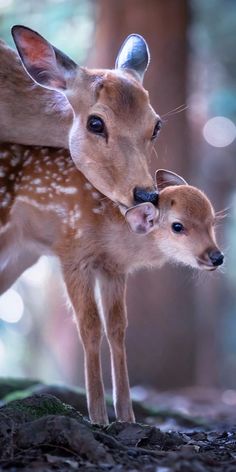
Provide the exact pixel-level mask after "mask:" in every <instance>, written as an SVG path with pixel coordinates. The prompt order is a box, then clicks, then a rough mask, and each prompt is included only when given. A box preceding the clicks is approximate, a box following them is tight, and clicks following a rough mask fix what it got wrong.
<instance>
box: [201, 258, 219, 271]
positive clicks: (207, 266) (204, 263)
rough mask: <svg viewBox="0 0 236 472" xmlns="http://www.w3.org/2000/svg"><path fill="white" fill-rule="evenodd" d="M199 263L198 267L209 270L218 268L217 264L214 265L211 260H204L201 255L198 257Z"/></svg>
mask: <svg viewBox="0 0 236 472" xmlns="http://www.w3.org/2000/svg"><path fill="white" fill-rule="evenodd" d="M197 265H198V269H200V270H206V271H208V272H212V271H214V270H216V269H217V266H213V265H212V263H211V262H207V261H203V260H202V259H200V258H199V257H197Z"/></svg>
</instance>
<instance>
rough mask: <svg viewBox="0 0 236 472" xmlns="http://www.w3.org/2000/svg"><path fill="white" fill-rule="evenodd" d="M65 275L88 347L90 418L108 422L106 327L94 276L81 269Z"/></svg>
mask: <svg viewBox="0 0 236 472" xmlns="http://www.w3.org/2000/svg"><path fill="white" fill-rule="evenodd" d="M64 275H65V282H66V285H67V290H68V293H69V296H70V299H71V302H72V305H73V307H74V310H75V315H76V320H77V326H78V331H79V334H80V338H81V341H82V344H83V349H84V361H85V384H86V392H87V404H88V411H89V418H90V420H91V421H92V422H93V423H98V424H108V416H107V411H106V404H105V395H104V386H103V381H102V369H101V353H100V351H101V341H102V336H103V327H102V323H101V320H100V317H99V313H98V310H97V305H96V302H95V299H94V290H93V283H92V282H93V279H92V277H89V276H88V274H87V273H83V271H82V270H80V269H78V270H74V271H73V272H72V273H70V274H68V273H65V272H64Z"/></svg>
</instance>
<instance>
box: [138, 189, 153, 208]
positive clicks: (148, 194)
mask: <svg viewBox="0 0 236 472" xmlns="http://www.w3.org/2000/svg"><path fill="white" fill-rule="evenodd" d="M134 201H135V203H145V202H149V203H153V205H157V203H158V193H157V192H156V191H154V190H147V189H144V188H140V187H136V188H135V189H134Z"/></svg>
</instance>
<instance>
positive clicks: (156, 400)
mask: <svg viewBox="0 0 236 472" xmlns="http://www.w3.org/2000/svg"><path fill="white" fill-rule="evenodd" d="M146 397H147V398H146V400H145V403H141V402H137V401H136V402H134V409H135V413H136V417H137V420H138V422H137V423H135V424H130V423H118V422H111V424H110V425H109V426H107V427H103V428H102V427H98V426H94V425H93V426H92V425H91V424H90V423H89V421H88V420H87V419H86V418H85V417H83V416H82V415H85V414H86V401H85V395H84V392H82V391H80V390H79V389H69V388H67V387H65V386H46V385H43V384H40V383H38V382H33V381H22V380H19V381H17V380H9V379H2V381H1V382H0V399H1V408H0V472H1V471H5V470H7V471H10V472H16V471H17V472H18V471H24V472H26V471H40V472H41V471H42V472H49V471H50V472H51V471H61V472H62V471H63V472H70V471H75V470H79V471H89V472H95V471H102V472H103V471H112V472H118V471H129V472H135V471H149V472H171V471H174V472H206V471H212V472H213V471H214V472H236V408H235V405H236V393H235V392H233V391H227V392H216V391H208V392H206V391H204V392H203V391H200V390H198V391H196V389H192V390H188V391H185V392H178V393H175V394H173V393H171V394H170V393H165V394H159V395H158V394H156V393H155V392H149V393H148V394H147V395H146ZM108 408H109V413H110V418H111V420H112V418H113V411H112V409H111V401H110V399H108ZM81 413H82V414H81Z"/></svg>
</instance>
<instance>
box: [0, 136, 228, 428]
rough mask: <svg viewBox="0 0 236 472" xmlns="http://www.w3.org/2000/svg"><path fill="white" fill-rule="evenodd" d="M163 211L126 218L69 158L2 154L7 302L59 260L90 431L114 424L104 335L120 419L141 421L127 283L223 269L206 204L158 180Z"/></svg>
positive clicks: (0, 205)
mask: <svg viewBox="0 0 236 472" xmlns="http://www.w3.org/2000/svg"><path fill="white" fill-rule="evenodd" d="M156 184H157V189H158V190H159V192H160V193H159V198H158V205H157V206H154V205H153V204H152V203H142V204H139V205H136V206H134V207H132V208H130V209H128V210H126V209H124V208H123V207H121V211H123V212H124V215H125V219H124V216H122V214H121V211H120V209H119V208H118V207H117V206H116V205H114V203H113V202H111V201H110V200H109V199H108V198H104V196H103V195H102V194H101V193H98V192H97V190H95V188H92V185H91V183H90V182H88V181H87V180H86V178H85V177H84V176H83V174H82V173H80V172H78V170H77V169H76V168H75V166H74V164H73V161H72V159H71V158H70V155H69V153H68V152H67V151H65V150H62V149H58V150H57V149H52V148H51V149H47V148H46V149H45V148H39V147H38V148H37V147H31V148H30V147H24V146H20V145H3V144H2V145H1V146H0V191H1V199H0V225H1V226H0V268H1V272H0V292H4V291H5V290H6V289H7V288H8V287H10V286H11V284H12V283H13V282H14V281H15V280H16V279H17V277H19V276H20V274H21V273H22V272H23V271H24V270H25V269H26V268H27V267H29V266H30V265H32V264H33V263H34V262H36V260H37V259H38V258H39V257H40V256H41V255H42V254H55V255H57V256H58V257H59V260H60V263H61V268H62V272H63V276H64V281H65V284H66V286H67V291H68V294H69V297H70V300H71V303H72V305H73V307H74V312H75V316H76V320H77V324H78V329H79V332H80V337H81V340H82V343H83V347H84V355H85V378H86V388H87V398H88V409H89V415H90V419H91V421H93V422H95V423H101V424H106V423H107V422H108V417H107V412H106V407H105V401H104V388H103V382H102V375H101V363H100V348H101V340H102V334H103V329H104V330H105V333H106V336H107V340H108V343H109V347H110V353H111V364H112V380H113V395H114V406H115V411H116V416H117V419H118V420H121V421H134V415H133V410H132V405H131V400H130V394H129V380H128V372H127V365H126V354H125V331H126V326H127V317H126V306H125V290H126V279H127V275H128V273H130V272H131V271H134V270H137V269H138V268H140V267H161V266H162V265H163V264H164V263H165V262H167V261H173V262H174V263H180V264H185V265H186V264H187V265H189V266H192V267H194V268H199V269H205V270H214V269H216V268H217V267H218V266H219V265H221V264H222V263H223V254H222V253H221V252H220V251H219V249H218V246H217V244H216V240H215V230H214V222H215V213H214V210H213V207H212V205H211V203H210V202H209V200H208V199H207V197H206V196H205V195H204V194H203V193H202V192H201V191H200V190H198V189H196V188H194V187H191V186H189V185H187V184H186V182H185V181H184V179H183V178H181V177H179V176H178V175H176V174H174V173H172V172H169V171H165V170H159V171H157V173H156Z"/></svg>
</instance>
